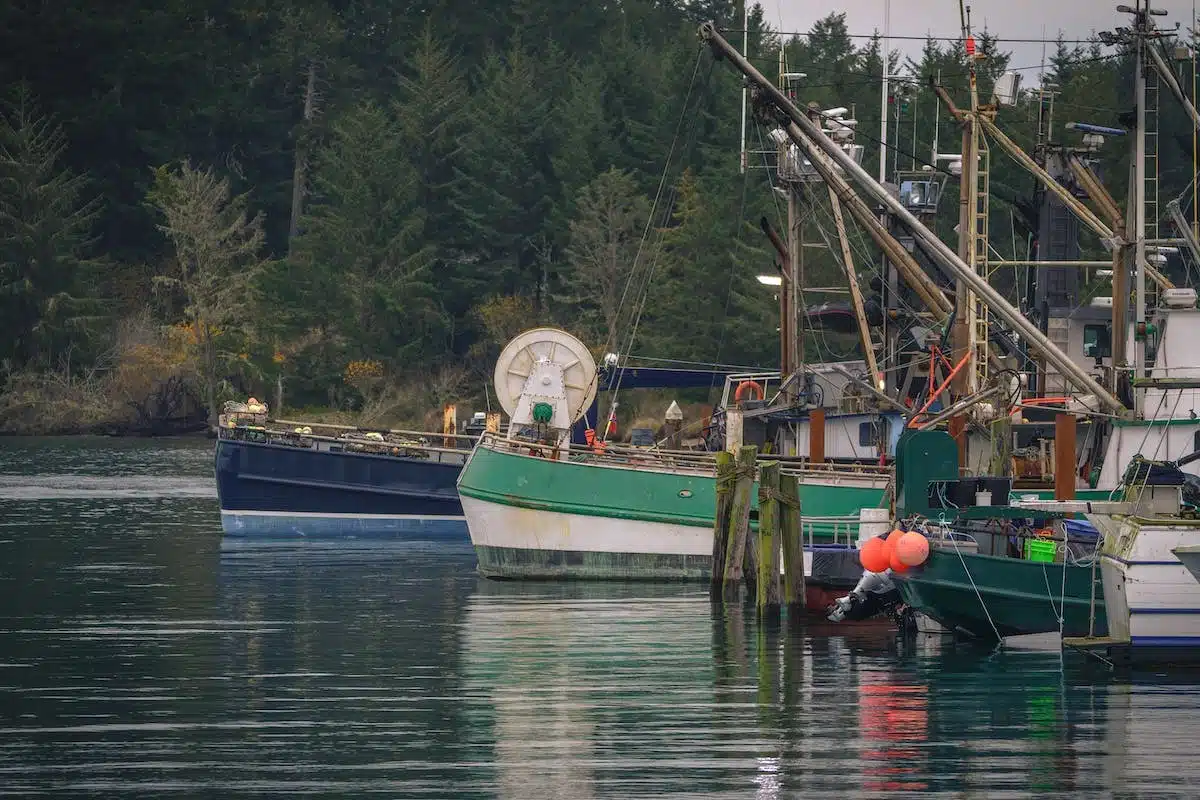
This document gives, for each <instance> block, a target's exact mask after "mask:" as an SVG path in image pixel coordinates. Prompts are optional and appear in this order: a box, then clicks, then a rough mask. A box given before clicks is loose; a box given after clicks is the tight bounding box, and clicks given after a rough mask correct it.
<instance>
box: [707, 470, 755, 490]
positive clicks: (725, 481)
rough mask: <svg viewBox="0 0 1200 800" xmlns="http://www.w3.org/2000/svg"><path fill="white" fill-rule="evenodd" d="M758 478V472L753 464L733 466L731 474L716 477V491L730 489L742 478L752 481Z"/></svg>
mask: <svg viewBox="0 0 1200 800" xmlns="http://www.w3.org/2000/svg"><path fill="white" fill-rule="evenodd" d="M756 477H758V470H757V469H756V467H755V465H754V464H735V465H734V467H733V470H732V471H731V472H728V473H726V474H725V475H720V476H718V477H717V490H718V491H720V490H721V489H730V488H732V487H733V486H734V484H736V483H737V482H738V481H739V480H740V479H742V478H749V479H750V480H754V479H755V478H756Z"/></svg>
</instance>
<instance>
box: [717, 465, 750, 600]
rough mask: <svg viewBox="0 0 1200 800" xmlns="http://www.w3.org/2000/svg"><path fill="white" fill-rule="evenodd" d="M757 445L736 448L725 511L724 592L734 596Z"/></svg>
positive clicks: (747, 527) (743, 551)
mask: <svg viewBox="0 0 1200 800" xmlns="http://www.w3.org/2000/svg"><path fill="white" fill-rule="evenodd" d="M757 459H758V448H757V447H755V446H754V445H745V446H743V447H741V448H739V449H738V458H737V467H736V478H737V482H736V484H735V485H734V489H733V505H732V507H731V509H730V512H729V547H728V549H727V550H726V551H725V596H726V597H730V598H732V597H736V596H737V592H738V584H739V583H740V582H741V581H742V578H743V577H744V574H743V572H742V563H743V561H744V559H745V556H746V540H747V539H748V538H749V537H748V532H749V530H750V505H751V501H752V500H753V497H754V463H755V461H756V460H757Z"/></svg>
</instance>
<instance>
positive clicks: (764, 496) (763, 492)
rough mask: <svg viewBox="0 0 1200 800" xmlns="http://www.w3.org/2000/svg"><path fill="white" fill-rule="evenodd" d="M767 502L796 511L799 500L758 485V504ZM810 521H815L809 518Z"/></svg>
mask: <svg viewBox="0 0 1200 800" xmlns="http://www.w3.org/2000/svg"><path fill="white" fill-rule="evenodd" d="M767 500H774V501H776V502H778V503H781V504H783V505H785V506H787V507H788V508H794V509H797V510H799V508H800V500H799V499H797V498H795V497H788V496H787V495H785V494H783V493H782V492H780V491H779V490H778V489H776V488H774V487H771V486H761V485H760V486H759V488H758V502H759V503H760V504H761V503H763V502H765V501H767ZM810 519H815V517H810Z"/></svg>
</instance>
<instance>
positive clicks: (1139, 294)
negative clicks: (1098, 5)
mask: <svg viewBox="0 0 1200 800" xmlns="http://www.w3.org/2000/svg"><path fill="white" fill-rule="evenodd" d="M1145 26H1146V18H1145V17H1144V16H1142V15H1141V14H1139V15H1138V19H1137V21H1136V23H1135V27H1136V31H1135V34H1134V35H1135V36H1137V70H1136V72H1135V73H1134V94H1135V97H1136V98H1137V131H1135V135H1136V145H1135V147H1136V148H1137V152H1136V153H1134V159H1133V172H1134V178H1133V180H1134V186H1133V191H1134V197H1133V203H1134V223H1133V224H1134V236H1135V237H1136V238H1135V239H1134V253H1135V255H1134V281H1135V283H1134V286H1135V287H1136V288H1135V290H1134V291H1135V294H1134V310H1133V313H1134V323H1135V324H1134V331H1135V333H1134V340H1133V377H1134V378H1135V379H1136V378H1141V377H1143V373H1144V372H1145V368H1146V345H1145V339H1144V338H1141V337H1143V336H1144V334H1143V331H1144V330H1145V325H1146V270H1145V264H1146V38H1145V33H1146V31H1145ZM1114 333H1115V331H1114ZM1139 339H1140V341H1139ZM1144 396H1145V390H1142V389H1138V388H1137V384H1136V382H1135V384H1134V389H1133V410H1134V414H1135V415H1136V416H1138V417H1140V416H1141V415H1142V400H1143V397H1144Z"/></svg>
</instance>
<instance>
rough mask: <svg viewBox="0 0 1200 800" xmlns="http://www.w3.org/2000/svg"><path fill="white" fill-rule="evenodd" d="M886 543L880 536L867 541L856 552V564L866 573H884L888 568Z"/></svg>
mask: <svg viewBox="0 0 1200 800" xmlns="http://www.w3.org/2000/svg"><path fill="white" fill-rule="evenodd" d="M886 551H887V542H886V541H885V540H884V538H883V537H882V536H875V537H872V538H871V539H868V540H867V541H866V542H865V543H864V544H863V546H862V547H860V548H859V550H858V562H859V563H860V564H862V567H863V569H865V570H866V571H867V572H884V571H886V570H887V568H888V555H887V552H886Z"/></svg>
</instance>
